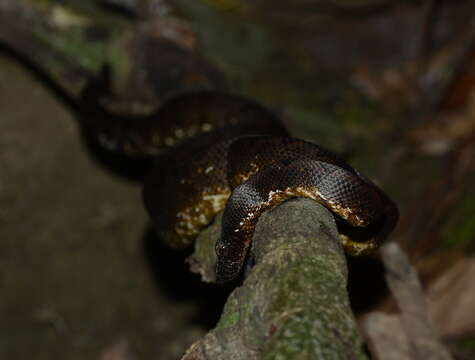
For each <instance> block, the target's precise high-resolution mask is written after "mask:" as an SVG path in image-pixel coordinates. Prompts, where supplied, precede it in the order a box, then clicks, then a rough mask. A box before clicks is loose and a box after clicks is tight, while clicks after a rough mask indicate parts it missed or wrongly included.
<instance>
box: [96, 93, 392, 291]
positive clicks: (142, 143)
mask: <svg viewBox="0 0 475 360" xmlns="http://www.w3.org/2000/svg"><path fill="white" fill-rule="evenodd" d="M90 129H91V132H93V133H95V136H96V138H97V140H98V142H100V143H101V144H102V145H103V146H105V147H107V148H108V149H110V150H117V151H121V152H124V153H126V154H127V155H132V156H157V155H162V154H165V156H161V157H160V161H157V165H156V166H155V168H154V170H153V171H152V173H151V174H150V176H148V178H147V179H146V181H145V184H144V192H143V194H144V201H145V205H146V208H147V210H148V212H149V214H150V216H151V218H152V221H153V224H154V227H155V228H156V230H157V232H158V234H159V235H160V237H161V238H162V240H164V241H165V242H166V243H167V244H168V245H170V246H172V247H185V246H188V245H190V244H191V243H192V242H193V240H194V238H195V237H196V236H197V235H198V234H199V232H200V231H201V230H202V229H203V228H204V227H206V226H207V225H208V224H209V223H210V222H211V221H212V220H213V218H214V217H215V215H216V214H217V213H218V212H220V211H222V210H224V214H223V221H222V231H221V237H220V239H219V240H218V242H217V244H216V254H217V266H216V278H217V282H219V283H224V282H227V281H229V280H232V279H234V278H236V277H237V276H238V275H239V273H240V271H241V268H242V266H243V264H244V262H245V260H246V255H247V253H248V249H249V246H250V244H251V241H252V236H253V233H254V228H255V225H256V223H257V220H258V218H259V215H260V214H262V212H263V211H265V210H268V209H270V208H272V207H274V206H276V205H278V204H279V203H281V202H282V201H285V200H286V199H288V198H291V197H306V198H311V199H314V200H315V201H318V202H319V203H321V204H322V205H324V206H325V207H327V208H328V209H329V210H331V211H332V212H333V214H334V215H335V217H336V219H337V221H338V223H339V224H340V229H341V239H342V243H343V246H344V248H345V250H346V252H347V253H349V254H351V255H360V254H366V253H369V252H371V251H373V250H374V249H375V248H376V247H377V246H378V245H379V244H380V243H381V242H382V241H383V240H384V239H385V238H386V237H387V235H388V234H389V233H390V232H391V231H392V229H393V228H394V226H395V224H396V222H397V219H398V210H397V207H396V205H395V204H394V202H393V201H392V200H391V199H389V197H388V196H386V195H385V194H384V193H383V192H382V191H381V190H380V189H379V188H378V187H377V186H376V185H374V184H373V183H372V182H370V181H369V180H367V179H365V178H364V177H363V176H361V175H360V174H359V173H358V172H357V171H356V170H354V169H353V168H352V167H351V166H349V165H348V164H346V163H345V162H344V161H343V160H341V159H340V158H339V157H337V156H336V155H334V154H333V153H331V152H330V151H328V150H325V149H323V148H321V147H320V146H318V145H315V144H312V143H309V142H305V141H303V140H298V139H294V138H291V137H289V136H288V133H287V131H286V129H285V128H284V127H283V125H282V124H281V123H280V121H279V119H278V118H277V117H276V116H275V115H274V114H272V113H271V112H270V111H269V110H267V109H265V108H263V107H262V106H260V105H258V104H256V103H253V102H251V101H248V100H246V99H243V98H241V97H238V96H232V95H227V94H222V93H218V92H212V91H209V92H199V93H190V94H184V95H181V96H178V97H176V98H173V99H171V100H169V101H168V102H166V103H165V104H164V105H163V106H162V107H161V108H160V109H159V110H158V111H157V112H156V113H155V114H153V115H152V116H149V117H146V118H140V119H136V120H135V121H131V120H130V119H117V118H114V119H111V120H110V121H108V120H107V119H103V121H102V122H101V123H98V122H95V123H93V124H90ZM170 149H171V150H170Z"/></svg>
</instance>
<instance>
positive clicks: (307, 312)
mask: <svg viewBox="0 0 475 360" xmlns="http://www.w3.org/2000/svg"><path fill="white" fill-rule="evenodd" d="M219 229H220V221H219V220H218V221H216V222H215V224H213V225H212V226H211V227H210V228H209V229H208V230H207V231H205V232H203V234H202V235H201V236H200V237H199V239H198V244H197V252H196V253H195V255H194V257H193V261H192V263H193V265H194V266H193V269H194V270H199V271H200V272H201V273H202V274H205V277H206V279H207V280H208V281H209V280H210V274H211V273H212V269H214V259H213V255H211V254H214V248H213V244H214V242H215V241H216V238H217V235H218V234H219ZM251 256H252V259H253V260H254V262H255V265H254V267H253V268H252V269H251V270H250V272H249V274H248V276H247V278H246V280H245V281H244V284H243V285H242V286H241V287H238V288H237V289H235V290H234V291H233V293H232V294H231V296H230V297H229V299H228V301H227V303H226V305H225V308H224V311H223V314H222V316H221V319H220V321H219V323H218V325H217V326H216V328H215V329H214V330H212V331H211V332H210V333H208V334H207V335H206V336H205V337H204V338H203V339H201V340H200V341H198V342H196V343H195V344H193V345H192V346H191V348H190V349H189V350H188V352H187V353H186V355H185V356H184V357H183V359H185V360H190V359H210V358H212V359H270V358H285V359H297V358H298V359H329V358H331V359H365V358H366V356H365V355H364V352H363V349H362V340H361V338H360V336H359V335H358V333H357V331H356V327H355V321H354V317H353V314H352V312H351V309H350V305H349V300H348V294H347V290H346V284H347V267H346V261H345V256H344V253H343V249H342V247H341V244H340V241H339V239H338V233H337V230H336V224H335V221H334V219H333V216H332V215H331V214H330V212H329V211H328V210H326V209H325V208H324V207H323V206H321V205H319V204H318V203H316V202H314V201H311V200H307V199H296V200H292V201H288V202H286V203H284V204H282V205H281V206H278V207H277V208H275V209H274V210H272V211H269V212H267V213H266V214H264V215H263V216H262V217H261V219H260V220H259V223H258V225H257V228H256V233H255V235H254V240H253V247H252V255H251Z"/></svg>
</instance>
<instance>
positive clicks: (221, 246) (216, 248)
mask: <svg viewBox="0 0 475 360" xmlns="http://www.w3.org/2000/svg"><path fill="white" fill-rule="evenodd" d="M225 249H226V245H224V244H222V243H221V239H218V241H217V242H216V245H215V246H214V251H215V252H216V254H217V255H219V253H220V252H222V251H224V250H225Z"/></svg>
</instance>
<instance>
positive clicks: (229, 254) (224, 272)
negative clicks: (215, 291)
mask: <svg viewBox="0 0 475 360" xmlns="http://www.w3.org/2000/svg"><path fill="white" fill-rule="evenodd" d="M215 251H216V257H217V259H216V282H217V283H218V284H224V283H227V282H229V281H231V280H234V279H235V278H236V277H237V276H238V275H239V273H240V272H241V268H242V266H243V263H244V258H245V249H243V247H242V245H241V244H240V243H239V242H234V243H233V242H231V243H229V244H225V243H224V242H223V241H221V238H220V239H219V240H218V241H217V243H216V246H215Z"/></svg>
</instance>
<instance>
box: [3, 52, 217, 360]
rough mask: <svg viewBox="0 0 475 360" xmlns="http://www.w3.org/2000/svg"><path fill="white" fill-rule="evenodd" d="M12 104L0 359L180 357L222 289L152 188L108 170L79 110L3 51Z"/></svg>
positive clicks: (7, 111)
mask: <svg viewBox="0 0 475 360" xmlns="http://www.w3.org/2000/svg"><path fill="white" fill-rule="evenodd" d="M0 109H1V115H0V242H1V250H0V296H1V300H0V318H1V323H0V358H1V359H10V360H15V359H22V360H23V359H31V358H34V359H37V360H41V359H106V358H108V357H107V356H108V354H109V355H110V352H111V351H113V350H114V349H119V352H120V349H124V348H126V347H129V349H130V352H131V353H132V354H133V355H134V356H135V357H134V358H137V359H152V358H153V359H177V358H179V357H180V355H181V354H182V353H183V352H184V350H185V349H186V348H187V347H188V346H189V345H190V344H191V343H192V342H193V341H194V340H196V339H198V338H199V337H200V336H202V335H203V334H204V333H205V331H206V329H207V327H210V326H212V325H213V323H214V321H216V320H217V317H218V316H219V313H220V311H221V306H222V299H223V294H222V291H221V290H219V289H216V288H215V287H213V286H206V285H203V284H201V283H200V282H199V280H198V279H197V277H195V276H193V275H192V274H190V273H189V272H188V269H187V266H186V265H185V264H184V263H183V259H184V254H178V253H175V252H171V251H169V250H167V249H164V248H161V246H160V244H158V243H157V242H156V239H155V238H154V236H153V234H152V233H151V231H150V230H149V229H148V219H147V215H146V213H145V211H144V209H143V206H142V202H141V195H140V187H139V186H138V185H137V184H135V183H133V182H131V181H130V180H125V179H122V178H119V177H117V176H114V175H112V174H111V173H110V172H109V171H107V170H105V169H104V168H103V167H101V166H100V165H99V164H98V163H97V161H95V160H94V159H93V157H91V156H90V155H89V154H88V152H87V151H86V148H85V146H84V144H83V142H82V141H81V137H80V136H79V134H78V129H77V127H76V124H75V121H74V115H73V114H71V113H70V112H69V111H68V110H67V109H66V108H65V107H64V106H63V105H62V103H61V102H60V101H59V100H58V99H56V98H55V96H54V95H53V94H52V93H50V92H49V91H48V90H47V89H46V88H45V87H43V86H42V85H41V84H40V83H39V82H38V81H37V80H36V78H34V77H33V76H32V74H30V73H29V72H28V71H26V70H25V69H24V68H23V67H21V66H20V65H18V64H17V63H15V62H14V61H13V60H11V59H9V58H6V57H5V56H3V55H2V54H0ZM216 299H217V300H216Z"/></svg>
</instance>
